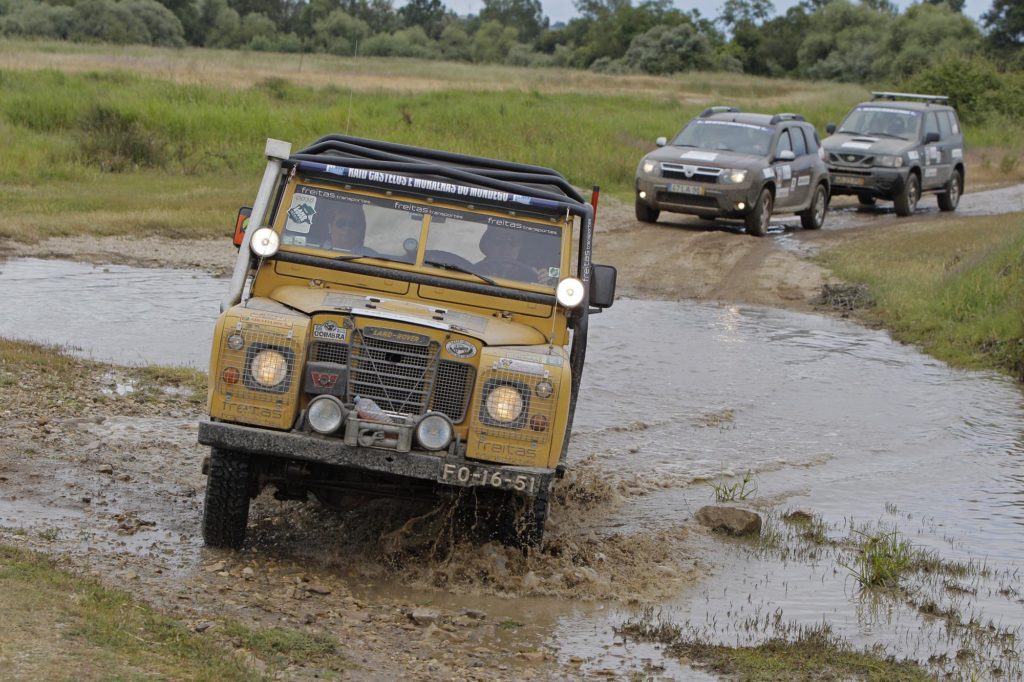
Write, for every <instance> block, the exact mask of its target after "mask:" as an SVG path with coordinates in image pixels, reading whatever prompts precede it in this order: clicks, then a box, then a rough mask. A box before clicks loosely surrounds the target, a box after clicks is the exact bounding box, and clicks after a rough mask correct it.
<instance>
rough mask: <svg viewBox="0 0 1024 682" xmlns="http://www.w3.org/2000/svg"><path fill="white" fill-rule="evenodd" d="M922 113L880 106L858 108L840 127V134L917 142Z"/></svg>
mask: <svg viewBox="0 0 1024 682" xmlns="http://www.w3.org/2000/svg"><path fill="white" fill-rule="evenodd" d="M921 118H922V116H921V112H919V111H910V110H907V109H894V108H888V107H880V106H862V107H857V108H855V109H854V110H853V111H851V112H850V114H849V115H848V116H847V117H846V120H844V121H843V124H842V126H840V128H839V131H838V132H840V133H847V134H849V135H870V136H882V137H892V138H900V139H903V140H916V139H917V137H918V134H919V132H920V129H921Z"/></svg>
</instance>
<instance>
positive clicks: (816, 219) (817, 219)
mask: <svg viewBox="0 0 1024 682" xmlns="http://www.w3.org/2000/svg"><path fill="white" fill-rule="evenodd" d="M826 213H828V191H827V190H826V189H825V185H818V186H817V187H816V188H815V189H814V198H813V199H811V205H810V206H808V207H807V210H806V211H801V212H800V224H801V225H803V226H804V229H805V230H820V229H821V226H822V225H824V224H825V214H826Z"/></svg>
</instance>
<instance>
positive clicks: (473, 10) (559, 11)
mask: <svg viewBox="0 0 1024 682" xmlns="http://www.w3.org/2000/svg"><path fill="white" fill-rule="evenodd" d="M637 1H638V0H634V4H637ZM724 2H725V0H688V1H684V2H679V1H678V0H677V2H675V3H674V4H675V6H676V7H678V8H679V9H681V10H683V11H687V12H688V11H690V10H691V9H699V10H700V13H701V15H702V16H704V17H706V18H708V19H713V18H715V17H716V16H718V13H719V12H720V11H721V9H722V5H723V4H724ZM798 2H799V0H773V4H774V5H775V13H776V14H785V12H786V10H787V9H789V8H790V7H792V6H793V5H796V4H797V3H798ZM895 3H896V5H898V6H899V7H900V8H906V7H908V6H909V5H911V4H913V3H912V1H911V0H895ZM402 4H403V3H402V2H401V0H399V1H397V2H395V6H396V7H397V6H400V5H402ZM444 4H445V5H446V6H448V7H449V8H450V9H452V10H454V11H455V12H456V13H458V14H479V13H480V9H481V8H482V7H483V6H484V3H483V0H444ZM541 4H542V5H543V6H544V14H546V15H547V17H548V19H550V20H551V23H553V24H554V23H556V22H559V21H568V20H569V19H572V18H573V17H575V16H577V15H578V13H577V12H576V7H575V6H574V5H573V0H541ZM990 7H992V0H967V2H966V3H965V4H964V14H966V15H967V16H969V17H971V18H972V19H974V20H975V21H977V20H978V19H979V18H980V17H981V15H982V14H984V13H985V12H987V11H988V10H989V8H990Z"/></svg>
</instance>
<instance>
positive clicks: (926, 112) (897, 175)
mask: <svg viewBox="0 0 1024 682" xmlns="http://www.w3.org/2000/svg"><path fill="white" fill-rule="evenodd" d="M871 95H872V99H871V101H870V102H863V103H861V104H858V105H857V106H855V107H854V108H853V110H852V111H850V113H848V114H847V115H846V118H844V119H843V122H842V123H841V124H840V125H839V127H838V129H837V128H836V125H835V124H834V123H829V124H828V126H827V127H826V130H827V131H828V132H829V135H830V137H827V138H825V142H824V146H825V151H826V152H827V153H828V168H829V172H830V173H831V177H832V193H833V194H852V195H855V196H856V197H857V198H858V199H859V200H860V203H861V204H862V205H865V206H871V205H873V204H874V203H875V200H876V199H886V200H890V201H892V202H893V203H894V204H895V206H896V215H899V216H908V215H911V214H912V213H913V212H914V211H915V210H916V209H917V202H918V200H919V199H920V198H921V194H922V193H923V192H932V193H934V194H936V195H937V196H938V199H939V208H940V209H941V210H943V211H953V210H955V209H956V207H957V204H959V203H960V195H961V194H963V191H964V136H963V133H962V132H961V129H960V120H959V119H958V118H957V115H956V110H955V109H953V107H951V106H949V105H948V104H946V101H947V100H948V98H947V97H944V96H941V95H915V94H908V93H902V92H873V93H871Z"/></svg>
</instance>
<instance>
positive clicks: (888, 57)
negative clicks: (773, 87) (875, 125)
mask: <svg viewBox="0 0 1024 682" xmlns="http://www.w3.org/2000/svg"><path fill="white" fill-rule="evenodd" d="M963 4H964V0H922V1H921V2H919V3H917V4H913V5H911V6H910V7H908V8H907V9H906V10H905V11H902V12H901V11H900V10H899V9H898V8H897V7H896V6H895V5H894V4H893V3H892V2H890V0H859V1H857V2H853V1H851V0H804V1H803V2H802V3H801V4H799V5H796V6H795V7H791V8H790V9H788V10H787V11H786V12H785V13H784V14H779V15H776V14H774V7H773V5H772V3H771V1H770V0H725V2H724V4H723V5H722V8H721V10H720V13H719V15H718V16H716V17H704V16H702V15H701V14H700V12H699V11H698V10H691V11H683V10H680V9H677V8H675V7H673V5H672V4H671V2H670V0H643V1H641V2H639V3H637V4H633V2H632V0H576V3H575V7H576V10H577V12H578V16H576V17H574V18H573V19H571V20H570V21H568V22H566V23H560V24H557V25H552V24H551V22H550V21H549V20H548V18H547V17H546V16H545V15H544V13H543V9H542V7H541V4H540V0H484V1H483V8H482V9H481V10H480V12H479V14H478V15H472V16H459V15H457V14H456V13H455V12H453V11H452V10H450V9H449V8H448V7H446V6H445V5H444V3H443V2H442V0H409V1H408V2H407V3H405V4H403V5H401V6H400V7H397V8H396V7H395V5H394V3H393V2H392V0H0V35H2V36H7V37H14V36H18V37H38V38H50V39H59V40H69V41H101V42H109V43H117V44H129V43H140V44H149V45H157V46H172V47H179V46H185V45H193V46H203V47H219V48H234V49H250V50H261V51H280V52H321V53H330V54H337V55H347V56H364V55H365V56H397V57H417V58H423V59H445V60H454V61H466V62H473V63H499V64H509V65H517V66H562V67H573V68H581V69H592V70H596V71H604V72H613V73H648V74H670V73H678V72H685V71H693V70H719V71H734V72H743V73H748V74H755V75H766V76H778V77H781V76H787V77H797V78H811V79H826V80H837V81H849V82H883V81H892V82H902V81H906V80H907V79H911V78H914V77H916V76H919V75H921V74H922V72H923V71H925V70H926V69H928V68H931V67H932V66H934V64H935V62H936V61H937V60H944V59H946V58H955V59H957V60H961V61H967V62H970V63H971V64H974V65H975V67H974V68H990V70H995V71H997V72H999V73H1002V72H1005V71H1007V70H1011V71H1012V70H1019V69H1021V68H1022V67H1024V8H1022V6H1021V5H1022V3H1021V2H1020V0H993V3H992V6H991V7H990V9H989V10H988V11H987V12H986V13H985V14H984V15H983V16H982V17H981V20H980V22H977V23H976V22H975V21H973V20H972V19H970V18H969V17H967V16H964V15H963V14H962V10H963ZM979 60H980V62H981V63H982V64H983V67H977V64H978V63H979ZM954 71H955V69H954Z"/></svg>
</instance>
